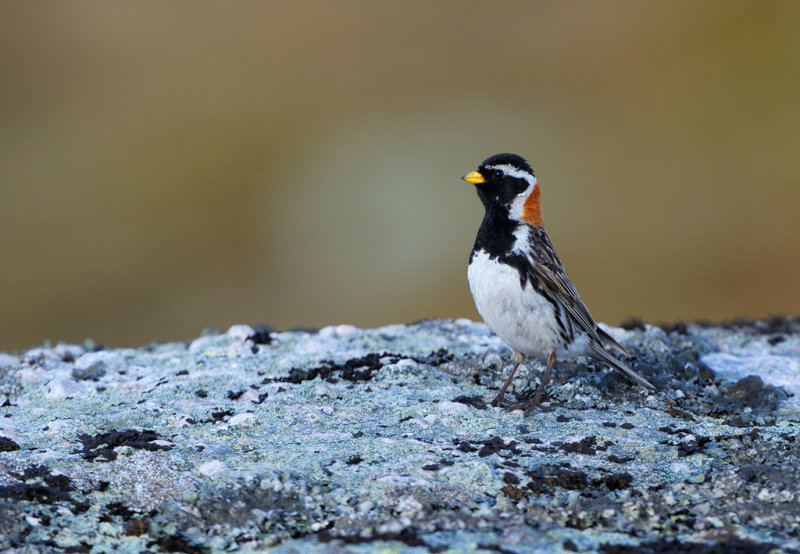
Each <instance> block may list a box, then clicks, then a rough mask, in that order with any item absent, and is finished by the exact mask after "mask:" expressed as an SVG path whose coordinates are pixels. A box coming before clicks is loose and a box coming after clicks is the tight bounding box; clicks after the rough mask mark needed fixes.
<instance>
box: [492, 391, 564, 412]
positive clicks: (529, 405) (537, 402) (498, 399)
mask: <svg viewBox="0 0 800 554" xmlns="http://www.w3.org/2000/svg"><path fill="white" fill-rule="evenodd" d="M489 404H490V405H492V406H495V407H497V408H503V409H504V410H506V411H507V412H513V411H514V410H522V411H523V412H525V415H524V417H527V416H528V415H530V413H531V412H532V411H533V410H535V409H536V408H537V407H538V408H539V409H540V410H542V411H543V412H549V411H550V408H547V407H545V406H542V403H541V399H533V400H529V401H526V402H513V401H511V400H509V399H508V398H506V397H505V395H500V394H498V395H497V396H495V397H494V399H493V400H492V401H491V402H489Z"/></svg>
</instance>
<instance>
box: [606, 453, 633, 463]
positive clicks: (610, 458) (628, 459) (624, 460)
mask: <svg viewBox="0 0 800 554" xmlns="http://www.w3.org/2000/svg"><path fill="white" fill-rule="evenodd" d="M606 459H607V460H608V461H609V462H614V463H615V464H627V463H628V462H632V461H633V460H635V458H634V457H633V456H625V457H624V458H620V457H619V456H616V455H614V454H609V456H608V458H606Z"/></svg>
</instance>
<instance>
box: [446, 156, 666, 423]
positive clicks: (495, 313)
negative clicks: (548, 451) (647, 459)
mask: <svg viewBox="0 0 800 554" xmlns="http://www.w3.org/2000/svg"><path fill="white" fill-rule="evenodd" d="M462 179H463V180H464V181H466V182H467V183H470V184H472V185H474V186H475V188H476V190H477V192H478V197H479V198H480V199H481V202H482V203H483V206H484V208H485V213H484V216H483V221H482V222H481V225H480V228H479V229H478V234H477V236H476V237H475V244H474V246H473V247H472V252H471V253H470V256H469V265H468V270H467V277H468V281H469V288H470V291H471V292H472V297H473V299H474V300H475V307H476V308H477V309H478V313H479V314H480V315H481V317H482V318H483V320H484V322H485V323H486V325H488V327H489V328H490V329H492V331H494V333H495V334H496V335H497V336H498V337H500V339H501V340H502V341H503V342H504V343H505V344H506V345H508V346H509V347H510V348H511V350H512V351H513V353H514V362H515V363H514V367H513V368H512V369H511V373H510V374H509V376H508V379H506V382H505V384H504V385H503V386H502V388H501V389H500V391H499V392H498V393H497V396H495V398H494V399H493V400H492V401H491V402H490V404H491V405H493V406H503V407H505V408H507V409H522V410H524V415H525V416H527V415H529V414H530V413H531V412H532V411H533V410H534V409H535V408H536V406H540V404H541V400H542V393H543V391H544V388H545V386H546V385H547V383H548V381H549V380H550V374H551V372H552V370H553V366H555V364H556V360H557V359H560V358H574V357H577V356H589V357H592V358H595V359H598V360H600V361H601V362H603V363H604V364H605V365H607V366H610V367H612V368H614V369H616V370H617V371H619V372H621V373H622V374H623V375H625V376H626V377H627V378H628V379H630V380H631V381H634V382H635V383H637V384H639V385H641V386H642V387H645V388H647V389H649V390H655V387H654V386H653V385H652V384H651V383H650V382H648V381H647V380H646V379H644V378H643V377H642V376H640V375H639V374H638V373H636V372H635V371H634V370H632V369H631V368H630V367H628V366H627V365H626V364H625V363H624V362H622V361H620V360H618V359H617V358H615V357H614V356H613V355H612V354H611V353H610V352H609V351H608V350H607V348H611V349H613V350H616V351H618V352H619V353H621V354H624V355H625V356H630V354H629V352H628V351H627V350H626V349H625V347H624V346H622V345H621V344H620V343H619V342H617V341H616V340H615V339H614V338H613V337H612V336H611V335H609V334H608V333H607V332H606V331H604V330H603V329H602V328H600V327H599V326H598V325H597V323H596V322H595V320H594V318H592V315H591V313H589V309H588V308H587V307H586V304H584V302H583V300H582V299H581V296H580V294H578V290H577V289H576V288H575V285H573V284H572V281H571V280H570V278H569V277H568V276H567V272H566V271H565V270H564V266H563V264H562V263H561V260H560V259H559V257H558V255H557V254H556V252H555V250H554V249H553V245H552V244H551V242H550V238H549V237H548V235H547V233H546V232H545V230H544V226H543V223H542V209H541V203H540V201H541V187H540V184H539V181H538V180H537V178H536V176H535V174H534V172H533V169H532V168H531V166H530V165H528V162H527V161H525V159H524V158H523V157H521V156H518V155H516V154H509V153H505V154H496V155H494V156H491V157H489V158H487V159H486V160H484V161H483V162H482V163H481V164H480V165H479V166H478V169H477V170H475V171H471V172H470V173H467V174H466V175H464V176H463V177H462ZM526 357H535V358H537V359H540V360H544V361H545V363H546V366H545V370H544V375H543V376H542V381H541V384H540V385H539V388H538V390H537V391H536V395H535V396H534V398H533V399H532V400H530V401H529V402H519V403H512V402H509V401H508V400H507V399H506V398H505V394H506V390H507V389H508V386H509V384H510V383H511V380H512V379H513V378H514V373H516V371H517V368H518V367H519V365H520V364H521V363H522V362H523V361H524V360H525V358H526Z"/></svg>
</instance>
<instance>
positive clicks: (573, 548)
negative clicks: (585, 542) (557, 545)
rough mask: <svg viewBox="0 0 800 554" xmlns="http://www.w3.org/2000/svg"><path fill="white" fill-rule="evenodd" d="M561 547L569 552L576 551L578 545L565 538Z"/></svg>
mask: <svg viewBox="0 0 800 554" xmlns="http://www.w3.org/2000/svg"><path fill="white" fill-rule="evenodd" d="M561 548H563V549H564V550H569V551H570V552H577V551H578V545H577V544H575V543H574V542H572V540H570V539H567V540H565V541H564V542H563V543H562V544H561Z"/></svg>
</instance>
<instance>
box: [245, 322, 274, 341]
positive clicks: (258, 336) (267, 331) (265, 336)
mask: <svg viewBox="0 0 800 554" xmlns="http://www.w3.org/2000/svg"><path fill="white" fill-rule="evenodd" d="M253 331H255V333H253V334H252V335H250V336H249V337H247V340H251V341H253V342H254V343H255V344H270V343H271V342H272V333H274V332H275V329H273V328H272V327H270V326H269V325H253Z"/></svg>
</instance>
